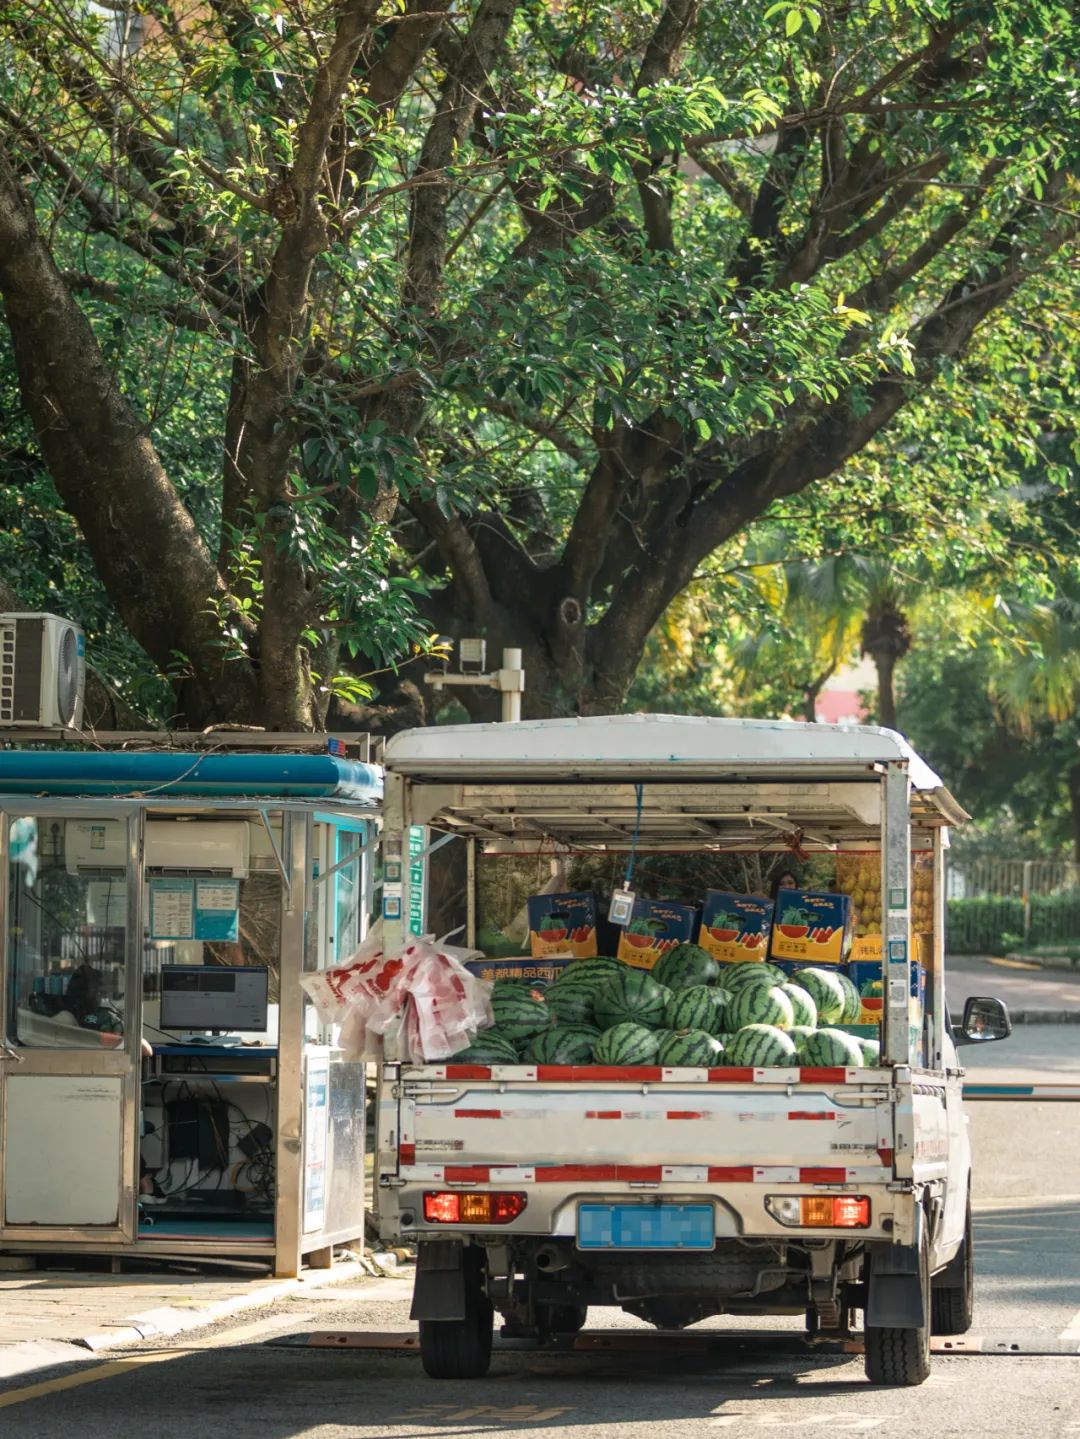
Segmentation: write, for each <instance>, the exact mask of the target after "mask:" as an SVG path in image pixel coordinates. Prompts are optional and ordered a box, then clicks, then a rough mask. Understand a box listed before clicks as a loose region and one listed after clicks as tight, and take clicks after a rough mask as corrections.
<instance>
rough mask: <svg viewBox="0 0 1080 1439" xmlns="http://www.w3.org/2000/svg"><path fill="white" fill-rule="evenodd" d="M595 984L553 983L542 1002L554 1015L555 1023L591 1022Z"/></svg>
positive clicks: (578, 1023) (587, 982)
mask: <svg viewBox="0 0 1080 1439" xmlns="http://www.w3.org/2000/svg"><path fill="white" fill-rule="evenodd" d="M595 998H596V986H595V985H594V984H592V983H590V982H589V981H586V982H585V983H584V984H553V985H552V986H551V988H550V989H549V990H548V992H547V994H546V995H545V996H544V1003H545V1004H546V1005H547V1007H548V1009H549V1010H550V1011H551V1013H552V1014H553V1015H554V1016H555V1021H556V1023H557V1024H571V1025H575V1024H577V1025H580V1024H591V1023H592V1019H593V1001H594V1000H595Z"/></svg>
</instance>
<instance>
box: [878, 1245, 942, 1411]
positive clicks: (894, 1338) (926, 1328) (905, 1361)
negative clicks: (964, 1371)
mask: <svg viewBox="0 0 1080 1439" xmlns="http://www.w3.org/2000/svg"><path fill="white" fill-rule="evenodd" d="M919 1279H920V1286H919V1287H920V1289H921V1291H922V1302H923V1322H922V1324H921V1325H920V1326H919V1328H918V1329H893V1328H889V1327H884V1326H883V1327H878V1326H877V1325H870V1324H868V1325H867V1326H866V1328H865V1331H864V1334H863V1339H864V1343H865V1346H866V1353H865V1358H864V1364H865V1369H866V1377H867V1379H869V1380H870V1383H871V1384H888V1385H891V1386H893V1387H894V1388H913V1387H914V1386H915V1385H917V1384H923V1383H925V1382H926V1380H927V1379H928V1378H929V1377H930V1250H929V1245H928V1243H927V1240H926V1235H925V1233H924V1234H923V1238H922V1242H921V1243H920V1245H919Z"/></svg>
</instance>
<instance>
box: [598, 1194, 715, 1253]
mask: <svg viewBox="0 0 1080 1439" xmlns="http://www.w3.org/2000/svg"><path fill="white" fill-rule="evenodd" d="M715 1231H716V1225H715V1221H714V1218H713V1207H712V1205H711V1204H579V1205H578V1239H577V1243H578V1248H579V1249H712V1248H713V1246H714V1243H715Z"/></svg>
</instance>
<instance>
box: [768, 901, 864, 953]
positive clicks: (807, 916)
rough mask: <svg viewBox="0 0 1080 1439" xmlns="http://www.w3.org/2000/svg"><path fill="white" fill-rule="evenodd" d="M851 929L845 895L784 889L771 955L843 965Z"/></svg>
mask: <svg viewBox="0 0 1080 1439" xmlns="http://www.w3.org/2000/svg"><path fill="white" fill-rule="evenodd" d="M850 928H851V901H850V900H849V899H848V897H847V895H846V894H814V893H812V892H811V891H810V890H805V889H782V890H780V891H779V893H778V894H777V896H776V907H775V913H774V915H773V926H772V943H771V946H770V955H771V957H772V958H774V959H801V960H802V962H803V963H804V964H840V963H842V962H843V960H844V958H845V954H846V950H847V941H848V937H849V931H850Z"/></svg>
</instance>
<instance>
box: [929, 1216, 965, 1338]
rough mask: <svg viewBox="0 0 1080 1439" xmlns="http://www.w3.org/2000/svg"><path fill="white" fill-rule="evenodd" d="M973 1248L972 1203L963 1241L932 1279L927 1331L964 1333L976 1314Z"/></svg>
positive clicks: (934, 1332)
mask: <svg viewBox="0 0 1080 1439" xmlns="http://www.w3.org/2000/svg"><path fill="white" fill-rule="evenodd" d="M974 1249H975V1246H974V1244H973V1242H972V1237H971V1200H970V1199H968V1204H967V1217H966V1218H965V1220H964V1242H963V1243H962V1244H961V1245H960V1248H959V1249H958V1250H957V1252H956V1254H955V1255H954V1256H953V1257H952V1259H950V1260H949V1263H948V1264H947V1265H946V1267H945V1269H944V1270H943V1271H942V1273H941V1274H939V1275H937V1277H936V1278H935V1279H934V1285H933V1288H932V1289H931V1291H930V1332H931V1333H932V1334H966V1333H967V1332H968V1330H969V1329H970V1328H971V1322H972V1319H973V1318H974V1315H975V1259H974Z"/></svg>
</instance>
